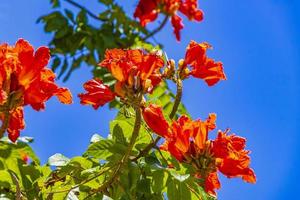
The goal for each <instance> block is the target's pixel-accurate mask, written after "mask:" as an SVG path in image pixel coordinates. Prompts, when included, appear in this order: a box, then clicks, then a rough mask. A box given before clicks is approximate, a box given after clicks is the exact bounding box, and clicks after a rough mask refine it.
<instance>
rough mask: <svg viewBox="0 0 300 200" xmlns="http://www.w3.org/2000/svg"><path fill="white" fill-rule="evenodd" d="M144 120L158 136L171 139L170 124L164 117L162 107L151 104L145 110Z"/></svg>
mask: <svg viewBox="0 0 300 200" xmlns="http://www.w3.org/2000/svg"><path fill="white" fill-rule="evenodd" d="M143 118H144V120H145V122H146V123H147V125H148V126H149V127H150V128H151V129H152V130H153V131H154V132H155V133H156V134H158V135H160V136H162V137H169V124H168V122H167V120H166V119H165V117H164V115H163V112H162V108H161V107H159V106H157V105H155V104H150V105H149V106H148V107H146V108H144V109H143Z"/></svg>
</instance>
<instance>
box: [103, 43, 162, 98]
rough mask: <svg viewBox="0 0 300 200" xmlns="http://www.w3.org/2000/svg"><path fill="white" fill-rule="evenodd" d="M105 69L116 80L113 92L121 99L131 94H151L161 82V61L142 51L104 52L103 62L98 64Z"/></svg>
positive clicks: (159, 58) (158, 57)
mask: <svg viewBox="0 0 300 200" xmlns="http://www.w3.org/2000/svg"><path fill="white" fill-rule="evenodd" d="M99 66H101V67H105V68H107V69H108V70H109V71H110V72H111V73H112V75H113V77H114V78H115V79H116V80H117V83H116V88H117V90H116V91H115V92H116V93H117V94H118V95H119V96H121V97H123V96H124V94H126V92H128V90H131V92H132V91H133V92H136V91H141V90H142V91H143V92H151V91H152V90H153V88H154V87H155V86H156V85H158V84H159V83H160V81H161V73H160V68H162V67H163V66H164V61H163V59H162V58H161V57H160V56H158V55H156V54H151V53H149V54H147V53H145V52H143V51H142V50H138V49H135V50H122V49H111V50H106V52H105V58H104V60H103V61H102V62H101V63H100V64H99Z"/></svg>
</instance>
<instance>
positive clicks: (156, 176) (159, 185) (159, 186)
mask: <svg viewBox="0 0 300 200" xmlns="http://www.w3.org/2000/svg"><path fill="white" fill-rule="evenodd" d="M167 180H168V173H166V172H164V171H163V170H156V171H154V172H153V179H152V190H153V192H155V193H162V191H163V189H164V188H165V187H166V183H167Z"/></svg>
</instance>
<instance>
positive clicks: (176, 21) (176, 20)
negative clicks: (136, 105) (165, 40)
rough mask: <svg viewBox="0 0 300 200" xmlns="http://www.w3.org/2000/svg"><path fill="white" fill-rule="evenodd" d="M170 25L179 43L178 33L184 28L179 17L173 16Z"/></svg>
mask: <svg viewBox="0 0 300 200" xmlns="http://www.w3.org/2000/svg"><path fill="white" fill-rule="evenodd" d="M171 23H172V26H173V28H174V34H175V36H176V39H177V40H178V41H180V31H181V29H183V27H184V25H183V23H182V19H181V17H179V16H178V15H173V16H172V18H171Z"/></svg>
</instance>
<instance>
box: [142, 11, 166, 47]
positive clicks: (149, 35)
mask: <svg viewBox="0 0 300 200" xmlns="http://www.w3.org/2000/svg"><path fill="white" fill-rule="evenodd" d="M168 19H169V16H168V15H166V17H165V18H164V20H163V21H162V23H161V24H160V25H159V26H158V27H157V28H156V29H154V30H153V31H152V32H150V33H149V34H148V35H146V36H145V37H144V38H142V41H146V40H147V39H148V38H150V37H152V36H153V35H155V34H156V33H158V32H159V31H160V30H161V29H162V28H163V27H164V26H165V25H166V23H167V21H168Z"/></svg>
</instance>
